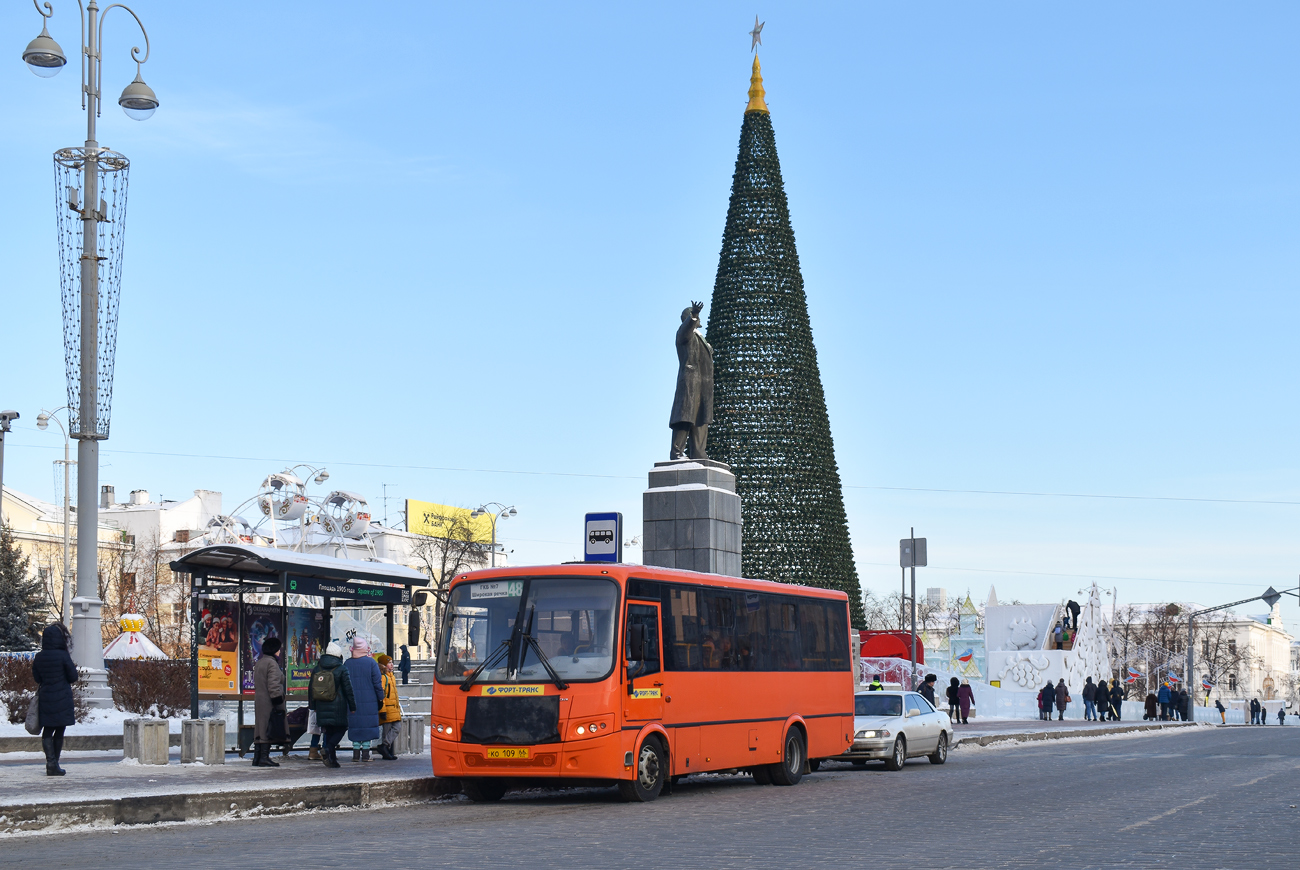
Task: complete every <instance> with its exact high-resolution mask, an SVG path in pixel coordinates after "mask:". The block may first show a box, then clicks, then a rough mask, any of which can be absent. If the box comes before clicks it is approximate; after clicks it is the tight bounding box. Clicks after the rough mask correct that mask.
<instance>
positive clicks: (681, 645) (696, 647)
mask: <svg viewBox="0 0 1300 870" xmlns="http://www.w3.org/2000/svg"><path fill="white" fill-rule="evenodd" d="M696 599H697V595H696V592H695V590H694V589H678V588H671V589H669V594H668V606H667V608H666V609H665V611H664V612H665V613H666V614H667V616H666V618H665V619H664V645H665V646H664V667H665V668H666V669H668V670H670V671H698V670H700V668H701V666H702V664H703V663H702V657H701V652H700V639H701V632H700V617H699V611H698V609H697V601H696Z"/></svg>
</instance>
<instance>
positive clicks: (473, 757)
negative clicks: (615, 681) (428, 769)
mask: <svg viewBox="0 0 1300 870" xmlns="http://www.w3.org/2000/svg"><path fill="white" fill-rule="evenodd" d="M634 736H635V735H633V734H629V735H628V737H627V739H626V740H625V739H624V736H623V734H622V733H620V732H618V731H615V732H613V733H611V734H606V735H602V736H600V737H589V738H587V739H585V740H569V741H564V742H561V743H542V744H537V745H535V746H504V745H490V746H489V745H482V744H478V743H459V742H454V741H451V740H443V739H439V738H438V737H436V736H435V737H434V738H433V739H432V740H431V741H430V747H429V748H430V752H431V754H432V756H433V775H434V776H447V777H466V776H473V777H477V776H511V777H557V776H558V777H566V776H567V777H574V778H577V779H592V778H596V779H630V778H631V776H632V773H631V770H630V768H629V769H625V767H624V764H623V761H624V752H625V751H626V750H627V749H629V748H631V739H632V737H634ZM625 742H627V743H628V744H629V745H628V746H627V747H625V746H624V745H623V744H624V743H625ZM491 750H514V751H515V752H518V751H520V750H527V752H528V756H527V757H526V758H517V757H516V758H510V757H506V758H499V757H492V756H493V755H494V754H495V753H492V752H491ZM501 754H505V753H501Z"/></svg>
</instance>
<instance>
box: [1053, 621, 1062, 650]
mask: <svg viewBox="0 0 1300 870" xmlns="http://www.w3.org/2000/svg"><path fill="white" fill-rule="evenodd" d="M1064 631H1065V629H1063V628H1061V620H1059V619H1058V620H1056V628H1054V629H1052V637H1053V638H1055V640H1056V648H1057V649H1064V648H1065V647H1064V646H1063V645H1062V642H1061V641H1062V636H1063V634H1064Z"/></svg>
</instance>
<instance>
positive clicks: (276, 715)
mask: <svg viewBox="0 0 1300 870" xmlns="http://www.w3.org/2000/svg"><path fill="white" fill-rule="evenodd" d="M279 651H280V639H279V638H278V637H268V638H267V639H266V640H264V641H262V655H261V656H260V657H259V658H258V660H257V664H255V665H253V716H254V719H253V722H254V725H253V767H279V766H280V765H279V763H278V762H275V761H272V760H271V743H272V742H278V741H283V740H284V739H285V737H286V736H287V728H286V726H285V719H284V712H285V703H284V671H282V670H280V662H279V661H278V660H277V659H276V657H275V654H276V653H278V652H279Z"/></svg>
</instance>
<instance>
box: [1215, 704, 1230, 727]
mask: <svg viewBox="0 0 1300 870" xmlns="http://www.w3.org/2000/svg"><path fill="white" fill-rule="evenodd" d="M1214 708H1215V709H1216V710H1218V711H1219V723H1220V724H1222V725H1227V724H1228V708H1227V707H1225V706H1223V702H1222V701H1220V700H1219V699H1218V698H1215V699H1214Z"/></svg>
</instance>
